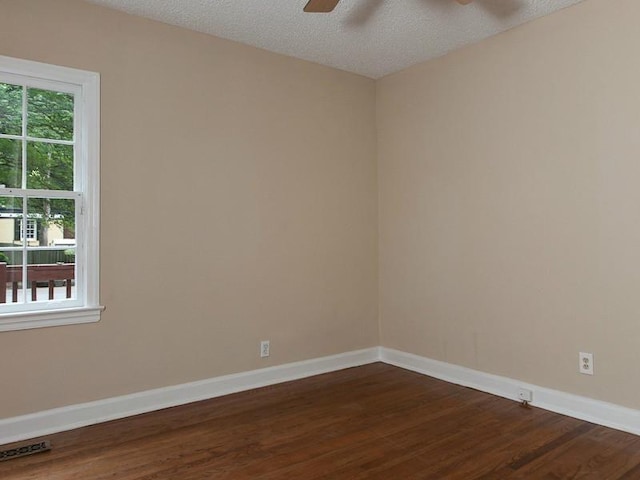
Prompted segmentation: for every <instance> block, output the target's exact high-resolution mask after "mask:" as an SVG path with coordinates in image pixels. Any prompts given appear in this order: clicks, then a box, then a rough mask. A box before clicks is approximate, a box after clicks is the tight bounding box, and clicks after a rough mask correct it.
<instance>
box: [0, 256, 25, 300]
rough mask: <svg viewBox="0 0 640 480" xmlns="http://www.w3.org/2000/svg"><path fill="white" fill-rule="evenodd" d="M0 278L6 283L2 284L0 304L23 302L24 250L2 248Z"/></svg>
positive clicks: (0, 286) (0, 287)
mask: <svg viewBox="0 0 640 480" xmlns="http://www.w3.org/2000/svg"><path fill="white" fill-rule="evenodd" d="M0 278H4V280H5V284H4V285H0V304H3V303H23V302H24V295H23V293H22V252H15V251H9V250H4V249H2V248H0Z"/></svg>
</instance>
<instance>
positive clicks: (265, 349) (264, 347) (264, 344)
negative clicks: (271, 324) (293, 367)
mask: <svg viewBox="0 0 640 480" xmlns="http://www.w3.org/2000/svg"><path fill="white" fill-rule="evenodd" d="M270 350H271V344H270V342H269V340H263V341H261V342H260V356H261V357H262V358H264V357H268V356H269V354H270Z"/></svg>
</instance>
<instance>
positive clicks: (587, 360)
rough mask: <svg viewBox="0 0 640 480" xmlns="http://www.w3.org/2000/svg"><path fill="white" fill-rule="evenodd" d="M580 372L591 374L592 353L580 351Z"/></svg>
mask: <svg viewBox="0 0 640 480" xmlns="http://www.w3.org/2000/svg"><path fill="white" fill-rule="evenodd" d="M579 358H580V364H579V368H580V373H584V374H585V375H593V353H586V352H580V357H579Z"/></svg>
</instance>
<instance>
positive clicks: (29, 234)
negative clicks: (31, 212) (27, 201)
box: [16, 218, 38, 242]
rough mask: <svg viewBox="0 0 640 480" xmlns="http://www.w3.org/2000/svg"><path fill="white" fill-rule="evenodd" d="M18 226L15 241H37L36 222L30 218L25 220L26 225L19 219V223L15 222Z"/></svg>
mask: <svg viewBox="0 0 640 480" xmlns="http://www.w3.org/2000/svg"><path fill="white" fill-rule="evenodd" d="M17 226H18V235H16V240H19V241H21V242H22V241H24V239H25V238H26V239H27V240H31V241H37V240H38V234H37V232H38V221H37V220H34V219H32V218H28V219H27V224H26V225H25V224H24V220H22V219H20V222H17Z"/></svg>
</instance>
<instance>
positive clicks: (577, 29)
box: [377, 0, 640, 408]
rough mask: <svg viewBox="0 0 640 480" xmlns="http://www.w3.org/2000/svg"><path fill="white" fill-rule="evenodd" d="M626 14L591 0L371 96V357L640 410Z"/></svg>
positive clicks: (638, 74) (632, 92)
mask: <svg viewBox="0 0 640 480" xmlns="http://www.w3.org/2000/svg"><path fill="white" fill-rule="evenodd" d="M638 18H640V2H638V1H637V0H616V1H615V2H611V1H608V0H588V1H586V2H584V3H581V4H578V5H577V6H575V7H572V8H570V9H568V10H564V11H562V12H559V13H557V14H554V15H551V16H549V17H546V18H543V19H540V20H538V21H535V22H533V23H530V24H527V25H525V26H523V27H521V28H517V29H515V30H512V31H510V32H507V33H505V34H502V35H499V36H497V37H494V38H492V39H490V40H488V41H484V42H482V43H480V44H478V45H475V46H472V47H470V48H466V49H463V50H461V51H458V52H455V53H453V54H451V55H448V56H446V57H443V58H440V59H438V60H435V61H432V62H429V63H426V64H423V65H420V66H417V67H414V68H411V69H409V70H406V71H404V72H401V73H398V74H395V75H392V76H389V77H387V78H385V79H383V80H382V81H380V82H379V83H378V85H377V119H378V149H379V151H378V154H379V178H380V206H381V207H380V264H379V265H380V289H381V292H380V293H381V294H380V316H381V343H382V344H383V345H384V346H387V347H393V348H397V349H400V350H404V351H408V352H412V353H415V354H419V355H423V356H427V357H431V358H435V359H438V360H444V361H447V362H452V363H455V364H459V365H463V366H466V367H471V368H474V369H479V370H482V371H485V372H491V373H496V374H500V375H505V376H508V377H512V378H516V379H521V380H523V381H529V382H532V383H535V384H539V385H543V386H546V387H551V388H555V389H559V390H563V391H568V392H573V393H576V394H581V395H586V396H589V397H593V398H597V399H603V400H607V401H612V402H616V403H620V404H623V405H627V406H630V407H635V408H640V396H639V395H638V392H639V391H640V390H639V382H640V380H639V379H640V376H638V374H637V368H636V367H637V365H638V364H639V363H640V347H639V345H640V318H639V317H640V214H639V212H640V94H639V90H638V88H639V85H640V62H639V61H638V46H639V45H640V34H639V33H638ZM580 350H584V351H589V352H593V353H594V355H595V371H596V374H595V376H593V377H589V376H584V375H580V374H578V372H577V370H578V351H580Z"/></svg>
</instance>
